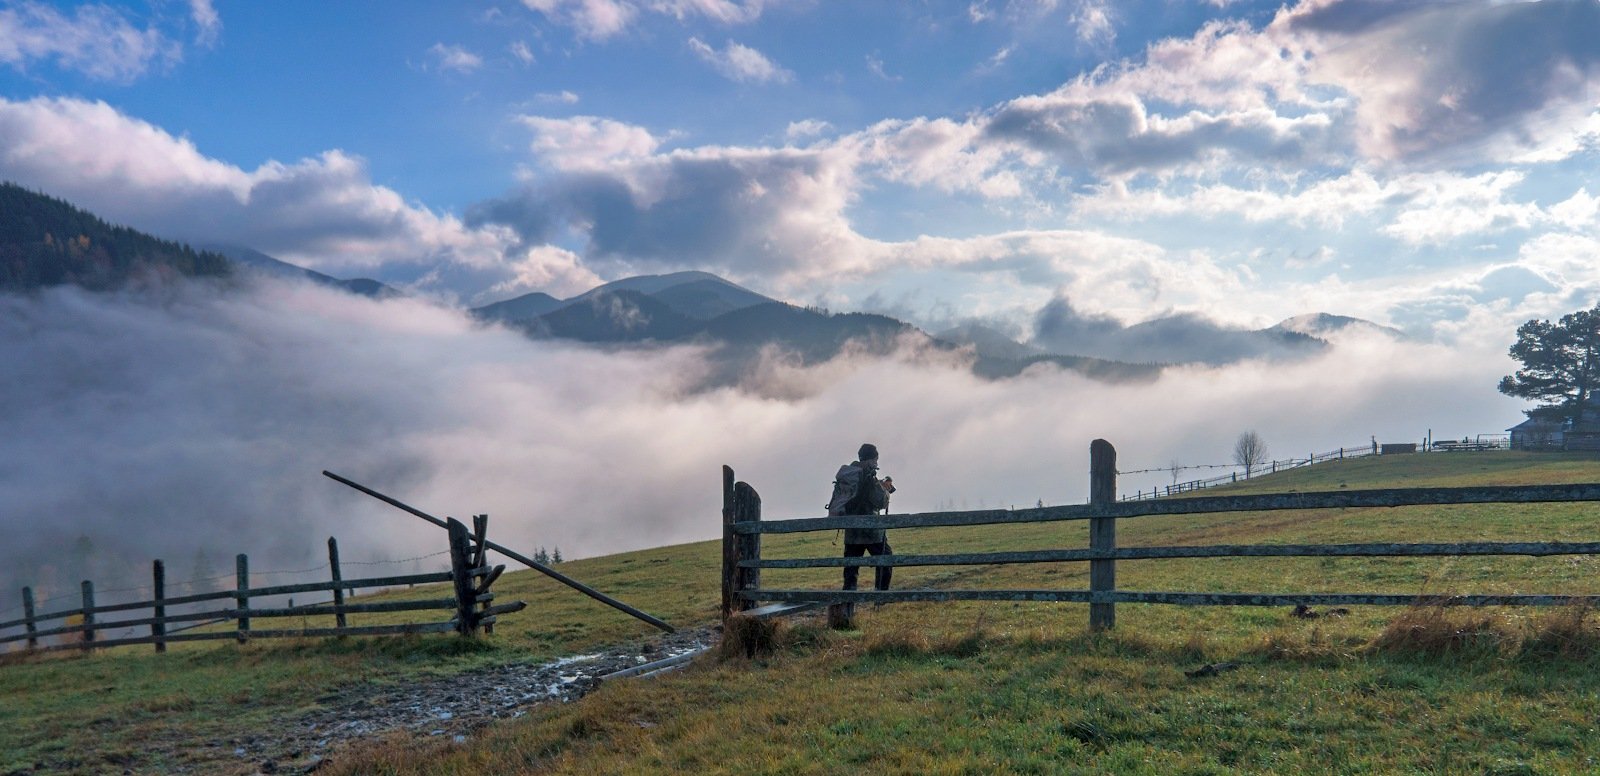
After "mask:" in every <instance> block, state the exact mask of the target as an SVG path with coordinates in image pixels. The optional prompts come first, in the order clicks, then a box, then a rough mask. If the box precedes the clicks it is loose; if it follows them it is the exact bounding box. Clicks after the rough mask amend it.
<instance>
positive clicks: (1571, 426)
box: [1506, 398, 1600, 450]
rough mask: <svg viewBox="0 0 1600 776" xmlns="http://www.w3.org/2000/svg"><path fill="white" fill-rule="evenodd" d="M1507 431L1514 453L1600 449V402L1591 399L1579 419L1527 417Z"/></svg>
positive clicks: (1599, 400)
mask: <svg viewBox="0 0 1600 776" xmlns="http://www.w3.org/2000/svg"><path fill="white" fill-rule="evenodd" d="M1506 430H1507V431H1510V432H1511V449H1513V450H1600V399H1594V398H1591V399H1590V400H1589V401H1588V402H1587V403H1586V406H1585V407H1584V408H1583V411H1582V412H1581V413H1579V416H1578V417H1577V418H1576V419H1572V418H1567V419H1563V420H1546V419H1541V418H1528V419H1527V420H1525V421H1523V422H1521V423H1518V424H1517V425H1515V426H1512V427H1511V428H1508V429H1506Z"/></svg>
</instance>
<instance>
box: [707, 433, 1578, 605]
mask: <svg viewBox="0 0 1600 776" xmlns="http://www.w3.org/2000/svg"><path fill="white" fill-rule="evenodd" d="M1089 454H1090V456H1089V457H1090V475H1089V494H1090V495H1089V503H1088V504H1086V505H1072V506H1059V507H1041V508H1037V509H1017V510H1004V509H989V510H977V511H969V512H925V513H917V514H901V515H866V516H851V517H821V518H800V519H792V520H769V521H763V520H762V519H761V497H760V496H759V495H758V494H757V493H756V491H755V489H754V488H752V487H750V486H749V485H748V484H747V483H743V482H738V483H735V482H734V475H733V470H732V469H730V468H728V467H723V564H722V584H723V616H724V617H727V616H729V615H730V614H733V613H739V612H743V613H746V614H747V615H750V616H769V615H773V614H783V613H786V612H790V611H794V610H795V609H796V608H800V607H807V606H816V605H821V604H852V603H858V602H882V603H887V602H901V601H959V600H967V601H1071V602H1078V603H1087V604H1089V625H1090V627H1091V628H1094V629H1103V628H1111V627H1113V626H1114V625H1115V623H1116V605H1117V604H1119V603H1161V604H1180V605H1188V606H1292V605H1296V604H1307V605H1317V606H1327V605H1378V606H1405V605H1412V604H1417V603H1437V604H1444V605H1463V606H1553V605H1564V604H1587V605H1594V604H1600V596H1596V595H1456V596H1448V597H1440V596H1434V597H1429V596H1417V595H1410V594H1388V593H1212V592H1139V591H1128V590H1118V589H1117V586H1116V578H1117V577H1116V573H1117V572H1116V563H1117V561H1119V560H1146V559H1162V558H1225V557H1418V556H1462V555H1530V556H1544V555H1595V554H1600V542H1457V543H1427V544H1396V543H1370V544H1273V545H1210V546H1177V547H1119V546H1117V530H1116V528H1117V521H1118V520H1122V519H1127V518H1136V517H1146V516H1157V515H1193V514H1209V513H1219V512H1256V511H1268V510H1290V509H1333V508H1348V507H1401V506H1419V505H1441V504H1493V503H1533V502H1586V501H1600V483H1584V484H1573V485H1525V486H1489V487H1470V488H1399V489H1386V490H1339V491H1329V492H1313V493H1268V494H1259V495H1248V496H1208V497H1190V498H1174V499H1159V500H1144V501H1118V500H1117V499H1116V488H1117V472H1116V466H1117V453H1116V450H1115V449H1114V448H1113V447H1112V446H1111V443H1109V442H1107V441H1105V440H1103V439H1097V440H1095V441H1094V442H1093V444H1091V445H1090V447H1089ZM1074 520H1087V521H1088V523H1089V546H1088V547H1087V548H1084V549H1041V550H1025V551H1015V552H985V553H952V554H939V555H891V556H871V557H868V556H863V557H860V558H842V557H829V558H794V559H781V560H780V559H767V558H763V557H761V536H762V535H764V534H788V533H803V532H809V531H832V530H837V529H844V528H930V527H936V526H975V525H1002V524H1011V523H1045V522H1056V521H1074ZM1066 561H1087V562H1088V563H1089V589H1087V590H941V589H924V590H889V591H878V590H850V591H845V590H785V589H768V588H763V587H762V586H761V576H760V574H761V569H772V568H788V569H792V568H839V567H846V566H872V567H878V566H947V565H993V564H1006V563H1059V562H1066ZM759 602H775V604H774V605H772V606H766V607H760V608H757V604H758V603H759Z"/></svg>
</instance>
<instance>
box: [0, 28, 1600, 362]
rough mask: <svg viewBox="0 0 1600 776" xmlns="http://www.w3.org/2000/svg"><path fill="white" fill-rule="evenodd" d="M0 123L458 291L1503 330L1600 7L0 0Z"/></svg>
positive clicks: (1570, 154)
mask: <svg viewBox="0 0 1600 776" xmlns="http://www.w3.org/2000/svg"><path fill="white" fill-rule="evenodd" d="M0 100H3V102H0V178H6V179H11V180H16V181H18V182H20V183H23V184H25V185H28V186H31V187H33V188H36V189H40V190H43V191H45V192H47V193H50V194H54V195H57V196H61V197H63V198H66V199H68V200H71V201H73V202H75V203H78V204H80V205H82V206H85V207H88V208H90V209H92V210H94V211H96V212H98V213H100V214H102V215H104V216H105V217H107V218H110V219H112V220H115V221H121V222H125V223H129V224H131V225H133V226H136V227H139V228H143V229H147V230H150V231H153V232H156V233H159V234H162V235H165V236H170V237H176V238H180V239H186V240H192V241H197V242H224V243H237V244H242V245H247V246H250V247H254V248H257V249H259V250H262V251H266V252H268V253H271V254H273V255H276V256H279V257H280V258H283V259H286V260H289V261H294V262H297V263H301V264H304V265H307V266H311V267H314V268H316V269H320V270H323V271H326V272H330V273H333V274H337V275H342V276H357V275H361V276H371V277H378V278H380V279H383V280H386V281H389V282H392V283H395V284H398V285H403V286H405V287H407V288H410V289H412V290H415V291H417V292H419V293H423V294H427V295H434V296H437V297H438V298H441V299H444V300H446V301H450V302H452V303H460V304H478V303H483V302H487V301H492V300H495V299H500V298H506V297H510V296H514V295H517V294H521V293H526V292H529V291H534V290H543V291H548V292H551V293H554V294H557V295H565V294H571V293H575V292H577V291H581V290H583V289H584V288H586V287H588V286H590V285H593V284H594V283H597V282H599V281H602V280H608V279H614V278H616V277H621V276H625V275H631V274H642V273H653V272H664V271H671V270H677V269H690V268H693V269H705V270H709V271H713V272H717V273H719V274H722V275H724V276H726V277H729V278H730V279H733V280H736V281H738V282H741V283H744V284H746V285H748V286H750V287H751V288H754V289H756V290H758V291H762V292H764V293H768V294H771V295H774V296H779V297H782V298H786V299H790V300H793V301H797V302H804V303H822V304H825V305H829V306H832V307H834V308H837V309H861V308H868V309H877V310H881V311H885V312H891V313H895V314H898V315H902V316H904V317H908V318H911V319H913V320H916V321H918V322H920V323H923V324H924V325H927V326H930V327H938V326H941V325H944V324H946V323H950V322H953V321H955V320H958V319H962V318H967V317H974V316H976V317H982V318H986V319H990V320H993V321H995V322H998V323H1001V324H1003V325H1005V326H1006V327H1009V328H1010V329H1011V330H1012V331H1013V332H1015V333H1017V334H1019V335H1021V336H1026V335H1028V334H1029V333H1030V327H1031V326H1032V325H1033V322H1034V320H1035V316H1036V315H1038V313H1039V311H1040V310H1041V309H1043V308H1044V307H1045V306H1046V305H1047V304H1050V303H1051V302H1052V301H1055V302H1060V301H1063V300H1064V301H1066V302H1067V303H1068V304H1069V305H1070V307H1071V309H1073V310H1076V311H1079V312H1081V313H1082V314H1084V315H1085V316H1110V317H1113V318H1115V319H1117V320H1120V321H1123V322H1125V323H1133V322H1136V321H1139V320H1144V319H1148V318H1151V317H1156V316H1160V315H1166V314H1171V313H1197V314H1199V315H1202V316H1205V317H1208V318H1211V319H1213V320H1216V321H1220V322H1223V323H1226V324H1231V325H1239V326H1257V325H1267V324H1271V323H1273V322H1275V321H1277V320H1279V319H1281V318H1284V317H1287V316H1290V315H1295V314H1299V313H1305V312H1312V311H1318V310H1325V311H1329V312H1335V313H1343V314H1350V315H1357V316H1361V317H1365V318H1369V319H1372V320H1375V321H1378V322H1381V323H1386V324H1392V325H1397V326H1401V327H1403V328H1406V329H1407V330H1409V331H1411V332H1413V333H1417V334H1420V335H1423V336H1426V337H1431V338H1436V339H1440V340H1443V341H1452V340H1455V339H1460V338H1469V339H1474V340H1483V341H1490V340H1494V341H1499V340H1507V339H1508V337H1509V328H1508V326H1514V324H1515V322H1516V321H1518V320H1521V319H1525V318H1527V317H1533V316H1541V317H1542V316H1549V315H1557V314H1560V313H1562V312H1566V311H1569V310H1571V309H1577V308H1579V307H1588V306H1592V305H1593V304H1594V303H1595V302H1596V299H1597V296H1600V200H1597V197H1600V181H1597V180H1596V174H1595V171H1596V162H1597V146H1600V112H1597V107H1600V3H1596V2H1594V0H1550V1H1548V2H1537V3H1534V2H1529V3H1522V2H1496V1H1489V0H1485V1H1470V2H1469V1H1465V0H1463V1H1457V0H1439V1H1437V2H1409V3H1386V2H1374V1H1373V0H1301V2H1294V3H1288V4H1282V3H1277V2H1274V3H1252V2H1244V1H1242V0H1241V1H1236V2H1228V1H1227V0H1144V1H1141V2H1119V3H1110V2H1104V0H1030V1H1024V0H1013V1H1010V2H1007V1H1005V0H991V1H989V2H972V1H971V0H966V1H964V2H948V3H944V2H920V3H870V2H869V3H853V2H850V3H846V2H819V1H813V2H783V1H782V0H766V1H762V0H746V1H744V2H736V1H735V0H523V1H522V2H512V1H509V0H507V1H504V2H469V3H415V2H405V3H395V2H383V3H377V2H372V3H360V2H339V3H325V2H272V3H246V2H229V0H188V1H187V2H180V1H179V0H155V1H154V2H149V3H128V4H98V3H80V2H56V3H42V2H36V1H35V0H0ZM1058 309H1059V306H1058Z"/></svg>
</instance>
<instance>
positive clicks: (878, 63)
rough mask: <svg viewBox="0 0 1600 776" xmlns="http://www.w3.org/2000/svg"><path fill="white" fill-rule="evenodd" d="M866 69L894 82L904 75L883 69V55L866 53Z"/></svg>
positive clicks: (901, 79) (903, 77) (900, 79)
mask: <svg viewBox="0 0 1600 776" xmlns="http://www.w3.org/2000/svg"><path fill="white" fill-rule="evenodd" d="M867 69H868V70H870V71H872V74H873V75H875V76H877V77H879V78H881V79H883V80H885V81H889V82H896V81H903V80H905V76H899V75H890V74H889V71H887V70H885V69H884V67H883V57H880V56H878V55H877V54H868V55H867Z"/></svg>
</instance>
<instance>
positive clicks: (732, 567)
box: [722, 466, 739, 621]
mask: <svg viewBox="0 0 1600 776" xmlns="http://www.w3.org/2000/svg"><path fill="white" fill-rule="evenodd" d="M734 538H735V537H734V534H733V467H731V466H723V467H722V619H723V620H724V621H726V620H727V619H728V617H729V616H731V615H732V614H733V611H734V610H733V590H734V586H733V584H734V572H736V571H738V566H737V565H736V564H737V563H738V557H739V556H738V550H737V549H736V548H735V547H734Z"/></svg>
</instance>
